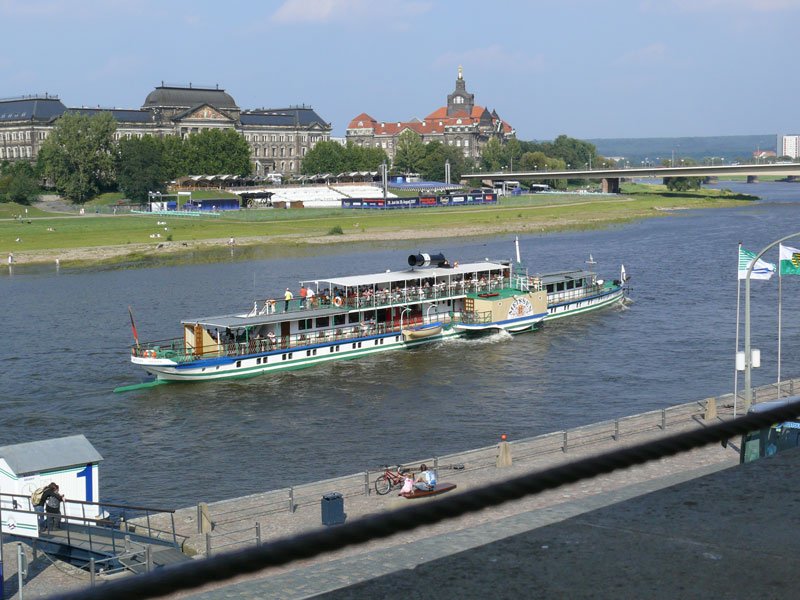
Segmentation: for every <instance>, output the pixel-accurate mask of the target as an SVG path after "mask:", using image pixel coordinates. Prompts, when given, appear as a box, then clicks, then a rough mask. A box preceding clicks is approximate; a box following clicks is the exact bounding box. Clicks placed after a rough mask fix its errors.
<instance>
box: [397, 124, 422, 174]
mask: <svg viewBox="0 0 800 600" xmlns="http://www.w3.org/2000/svg"><path fill="white" fill-rule="evenodd" d="M424 158H425V144H424V143H423V142H422V137H420V135H419V134H418V133H417V132H416V131H414V130H412V129H406V130H405V131H403V133H401V134H400V136H399V137H398V138H397V149H396V151H395V154H394V164H393V169H394V170H395V171H397V172H402V173H419V172H420V171H421V170H422V161H423V159H424Z"/></svg>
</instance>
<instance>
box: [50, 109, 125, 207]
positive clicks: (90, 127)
mask: <svg viewBox="0 0 800 600" xmlns="http://www.w3.org/2000/svg"><path fill="white" fill-rule="evenodd" d="M116 128H117V125H116V121H115V120H114V117H112V116H111V113H108V112H101V113H97V114H95V115H93V116H91V117H89V116H87V115H83V114H79V113H74V112H67V113H65V114H64V115H62V116H61V118H59V119H58V121H57V122H56V124H55V126H54V127H53V131H52V132H51V133H50V135H49V136H48V137H47V139H46V140H45V141H44V143H43V144H42V148H41V150H40V151H39V161H40V165H41V166H42V172H43V174H44V175H45V177H47V178H49V179H50V180H51V181H52V182H53V184H54V185H55V188H56V191H57V192H58V193H59V194H61V195H62V196H65V197H66V198H69V199H70V200H72V201H73V202H78V203H83V202H86V201H87V200H89V199H90V198H92V197H94V196H96V195H97V194H98V193H99V192H100V191H101V190H102V189H105V188H107V187H109V186H110V185H112V184H113V182H114V163H115V160H114V132H115V131H116Z"/></svg>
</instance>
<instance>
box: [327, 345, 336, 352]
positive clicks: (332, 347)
mask: <svg viewBox="0 0 800 600" xmlns="http://www.w3.org/2000/svg"><path fill="white" fill-rule="evenodd" d="M334 350H336V347H335V346H331V347H330V348H328V352H329V353H330V354H333V351H334Z"/></svg>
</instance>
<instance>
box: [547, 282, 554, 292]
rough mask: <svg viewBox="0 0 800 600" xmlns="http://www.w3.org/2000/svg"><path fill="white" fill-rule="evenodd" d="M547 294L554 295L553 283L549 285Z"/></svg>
mask: <svg viewBox="0 0 800 600" xmlns="http://www.w3.org/2000/svg"><path fill="white" fill-rule="evenodd" d="M547 293H548V294H552V293H553V284H552V283H549V284H547Z"/></svg>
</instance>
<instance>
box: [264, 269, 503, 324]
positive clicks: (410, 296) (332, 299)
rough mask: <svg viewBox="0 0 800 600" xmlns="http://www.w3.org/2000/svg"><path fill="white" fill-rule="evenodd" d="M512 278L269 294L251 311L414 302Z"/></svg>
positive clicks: (281, 311) (480, 288) (493, 287)
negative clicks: (306, 295)
mask: <svg viewBox="0 0 800 600" xmlns="http://www.w3.org/2000/svg"><path fill="white" fill-rule="evenodd" d="M509 284H510V280H509V279H508V278H504V277H491V278H482V279H479V280H477V281H459V282H453V283H451V284H449V285H448V284H447V283H446V282H440V283H436V284H434V285H431V286H412V287H406V288H398V289H395V290H377V291H372V290H368V291H367V292H365V293H361V294H355V293H350V294H348V295H344V294H341V295H339V294H335V293H334V294H333V296H331V295H329V294H320V295H315V296H314V297H313V298H312V299H307V300H306V301H305V302H303V301H302V300H290V301H289V302H288V304H287V303H286V301H285V300H275V299H272V298H267V299H265V300H263V301H262V302H261V305H260V308H259V303H258V302H256V306H255V308H254V311H251V313H250V314H251V315H253V316H255V315H267V314H286V313H295V312H302V311H305V310H309V309H319V308H333V309H340V310H342V311H343V312H344V311H348V310H354V309H360V310H363V309H370V308H389V307H392V306H400V305H407V304H414V303H417V302H423V301H429V300H450V299H453V298H458V297H463V296H465V295H466V294H468V293H470V292H475V293H478V292H491V291H495V290H499V289H502V288H504V287H508V286H509Z"/></svg>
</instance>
